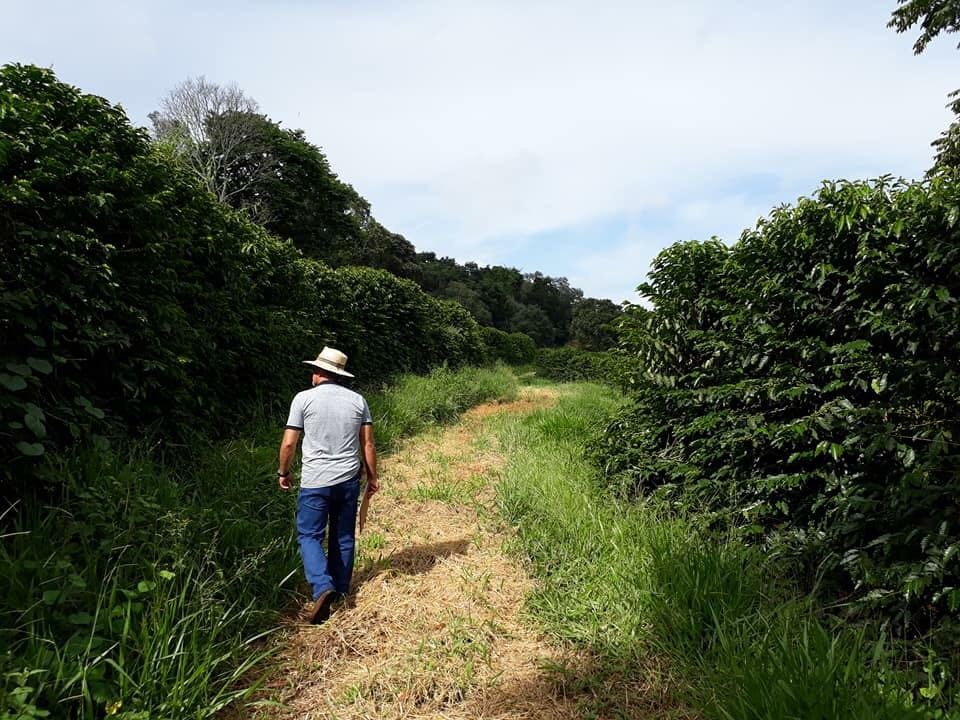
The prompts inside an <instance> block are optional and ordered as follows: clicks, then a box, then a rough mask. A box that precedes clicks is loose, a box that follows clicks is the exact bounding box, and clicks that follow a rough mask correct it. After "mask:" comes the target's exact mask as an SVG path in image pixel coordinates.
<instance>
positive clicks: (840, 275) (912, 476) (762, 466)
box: [599, 175, 960, 625]
mask: <svg viewBox="0 0 960 720" xmlns="http://www.w3.org/2000/svg"><path fill="white" fill-rule="evenodd" d="M640 289H641V292H642V293H643V294H644V295H645V296H646V297H647V298H648V299H649V300H650V302H651V303H652V306H653V307H652V309H651V310H646V309H643V308H640V307H635V308H633V309H632V310H631V311H630V313H628V315H627V317H626V319H625V321H624V324H623V327H622V333H623V337H622V344H623V347H624V348H625V349H626V350H627V351H629V352H631V353H632V354H634V355H635V356H636V357H637V358H638V359H639V360H640V361H641V363H642V364H643V366H644V367H646V368H647V369H648V371H649V378H648V382H647V383H646V384H645V385H644V386H642V388H641V389H640V390H639V392H638V394H637V397H636V402H635V404H634V406H633V407H632V408H630V409H629V410H628V411H626V412H624V413H623V414H622V415H621V416H620V417H619V419H617V420H616V422H614V423H613V425H612V426H611V427H610V428H609V432H608V434H607V438H606V440H605V441H604V442H603V444H602V446H601V447H600V448H599V454H600V457H601V460H602V461H603V462H604V463H605V464H606V465H607V467H608V468H610V469H611V470H612V471H613V472H615V473H619V474H620V475H619V476H620V478H621V480H622V479H623V478H626V480H627V483H628V485H629V486H630V487H632V489H633V490H634V491H636V492H642V493H645V492H648V491H652V490H657V489H659V492H661V493H663V494H665V495H667V496H669V497H673V498H675V499H679V500H680V502H683V503H691V504H693V505H694V506H695V507H697V508H706V509H708V510H710V511H712V512H714V513H716V518H717V519H718V520H726V521H730V522H733V523H735V524H737V525H739V526H741V527H742V528H744V529H745V530H746V531H747V532H748V533H756V534H759V535H760V536H761V537H762V538H763V539H764V540H765V541H766V542H767V543H768V546H769V547H770V548H771V549H772V550H774V551H776V552H780V553H783V554H785V555H789V556H792V557H798V558H801V559H803V560H805V561H806V567H808V568H809V569H810V572H811V574H812V573H814V572H818V573H823V575H824V576H825V577H826V578H827V579H829V580H832V581H833V582H834V584H835V585H834V589H835V590H836V591H839V592H841V593H850V594H852V596H853V597H854V598H855V599H858V600H859V601H860V602H861V604H862V603H867V604H869V605H872V606H874V607H877V606H879V607H880V608H882V609H883V610H885V611H886V612H887V613H889V614H890V615H891V616H894V615H895V616H897V617H898V618H899V619H900V620H902V621H904V622H907V623H908V624H913V623H915V622H921V624H923V625H925V624H928V623H941V622H943V621H948V622H949V621H950V619H953V620H955V619H956V618H957V612H958V610H960V473H958V468H960V184H958V183H957V182H956V179H955V178H954V177H950V176H946V175H944V176H940V177H937V178H934V179H932V180H929V181H926V182H922V183H904V182H892V181H890V180H889V179H886V178H883V179H880V180H877V181H874V182H869V183H867V182H859V183H827V184H825V185H824V186H823V187H822V189H821V190H820V192H819V193H818V195H817V196H816V197H814V198H812V199H802V200H800V201H799V202H798V203H797V204H796V205H795V206H793V207H782V208H779V209H777V210H775V211H774V212H773V213H772V214H771V215H770V217H769V218H768V219H766V220H763V221H761V222H760V223H759V224H758V226H757V228H756V229H755V230H753V231H748V232H746V233H744V235H743V237H742V238H741V240H740V241H739V243H738V244H737V245H735V246H734V247H732V248H728V247H726V246H724V245H723V244H721V243H720V242H719V241H711V242H705V243H696V242H694V243H682V244H678V245H675V246H673V247H671V248H669V249H668V250H666V251H664V252H663V253H661V254H660V256H659V257H658V258H657V259H656V261H655V262H654V265H653V270H652V272H651V274H650V280H649V282H648V283H646V284H644V285H642V286H641V288H640ZM861 606H862V605H861Z"/></svg>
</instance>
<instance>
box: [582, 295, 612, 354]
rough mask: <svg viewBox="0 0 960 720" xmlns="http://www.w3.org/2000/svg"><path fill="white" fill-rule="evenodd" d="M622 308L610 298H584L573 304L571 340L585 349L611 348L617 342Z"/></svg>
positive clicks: (599, 349)
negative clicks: (617, 326)
mask: <svg viewBox="0 0 960 720" xmlns="http://www.w3.org/2000/svg"><path fill="white" fill-rule="evenodd" d="M620 314H621V310H620V308H619V307H617V306H616V305H614V304H613V302H611V301H610V300H595V299H594V298H584V299H583V300H581V301H580V302H578V303H577V304H576V305H574V306H573V319H572V320H571V321H570V342H571V343H572V344H574V345H576V346H577V347H579V348H582V349H584V350H595V351H601V350H609V349H610V348H612V347H614V346H615V345H616V344H617V334H616V323H617V320H618V319H619V318H620Z"/></svg>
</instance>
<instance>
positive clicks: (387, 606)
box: [271, 388, 582, 720]
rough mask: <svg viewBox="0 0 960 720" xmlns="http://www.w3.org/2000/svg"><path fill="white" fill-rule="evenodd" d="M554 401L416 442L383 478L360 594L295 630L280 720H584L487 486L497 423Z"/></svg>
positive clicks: (506, 407)
mask: <svg viewBox="0 0 960 720" xmlns="http://www.w3.org/2000/svg"><path fill="white" fill-rule="evenodd" d="M555 395H556V391H554V390H552V389H542V388H539V389H531V388H528V389H525V390H524V391H523V394H522V396H521V397H520V399H518V400H517V401H515V402H511V403H505V404H489V405H484V406H480V407H478V408H474V409H473V410H472V411H470V412H469V413H467V414H466V415H465V417H464V418H463V420H462V421H461V422H460V423H458V424H457V425H455V426H453V427H450V428H446V429H443V430H438V431H435V432H433V433H429V434H427V435H425V436H421V437H418V438H414V439H412V440H410V441H408V442H406V443H405V444H404V445H403V446H402V447H401V448H400V449H399V451H398V452H396V453H395V454H394V455H392V456H391V457H389V458H388V459H387V460H386V461H385V462H384V463H383V467H382V469H381V476H382V483H383V486H384V490H383V492H382V493H381V494H380V495H379V496H378V497H377V498H376V499H375V502H374V505H373V507H372V508H371V512H370V520H369V526H368V528H367V529H366V530H365V531H364V533H363V534H362V535H361V536H360V554H359V557H358V563H357V572H356V574H355V580H354V587H355V594H354V596H353V597H352V598H351V599H350V601H349V603H348V605H346V606H344V607H341V608H339V609H337V610H335V611H334V614H333V615H332V617H331V618H330V620H329V621H328V622H327V623H326V624H324V625H322V626H319V627H309V626H298V627H295V628H291V632H290V636H289V638H288V642H287V645H286V647H285V650H284V652H283V657H282V658H281V661H282V665H283V667H284V670H283V672H282V674H281V676H280V677H279V680H278V682H279V685H280V686H279V687H276V685H277V682H275V683H274V686H275V689H276V690H277V691H279V692H278V693H277V696H276V697H275V699H276V700H279V701H280V702H281V703H282V705H283V709H281V710H279V711H276V712H275V713H271V714H272V716H273V717H277V718H341V719H344V720H345V719H346V718H503V719H506V718H547V719H551V718H578V717H581V716H582V707H581V708H580V709H579V710H578V703H577V698H576V697H575V696H574V695H575V693H571V692H570V691H569V688H566V687H565V686H564V683H563V681H562V680H561V678H562V675H561V674H558V673H557V672H552V671H551V670H550V669H549V668H551V667H553V668H556V667H560V666H566V665H567V664H568V660H569V658H565V657H563V651H562V650H560V649H559V648H558V647H557V646H556V645H554V644H551V643H550V642H548V641H547V639H545V638H544V637H543V636H541V635H539V634H538V632H537V631H536V630H535V627H534V623H533V622H532V621H531V620H530V619H529V618H523V617H521V608H522V604H523V598H524V596H525V595H526V593H528V592H529V591H530V589H531V588H532V581H531V580H530V578H529V577H528V575H527V574H526V572H525V571H524V569H523V567H522V565H521V563H520V562H519V561H517V560H516V558H515V557H514V556H513V555H511V554H509V553H507V552H505V549H504V545H505V543H507V542H509V541H510V531H509V528H507V527H505V526H504V525H503V524H502V523H501V522H500V521H499V519H498V518H497V515H496V512H495V510H493V508H494V503H493V489H492V486H493V484H494V482H495V481H496V479H497V477H498V472H499V468H500V467H501V465H502V458H501V456H500V455H499V454H498V451H497V446H496V439H495V437H494V436H493V433H492V432H491V431H489V430H487V429H486V428H485V422H484V421H485V418H486V417H487V416H489V415H490V414H492V413H501V412H517V413H520V412H529V411H531V410H532V409H534V408H536V407H542V406H544V405H548V404H550V403H552V402H553V400H554V397H555Z"/></svg>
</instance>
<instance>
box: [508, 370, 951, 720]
mask: <svg viewBox="0 0 960 720" xmlns="http://www.w3.org/2000/svg"><path fill="white" fill-rule="evenodd" d="M620 402H621V401H620V400H619V399H618V398H617V396H616V395H615V394H614V393H613V391H611V390H609V389H605V388H602V387H600V386H594V385H578V386H567V387H566V389H565V391H564V394H563V395H562V397H561V399H560V401H559V403H558V405H557V406H556V407H554V408H550V409H545V410H539V411H537V412H535V413H532V414H531V415H529V416H526V417H523V418H516V417H509V418H501V419H500V420H499V422H500V423H501V426H500V427H499V434H500V438H501V442H502V443H503V444H504V447H505V449H506V450H507V451H508V452H507V455H508V457H509V458H510V460H509V464H508V466H507V468H506V470H505V473H504V479H503V481H502V483H501V485H500V486H499V489H498V495H499V498H500V503H501V507H502V510H503V511H504V513H505V514H506V516H507V517H508V518H509V519H510V520H511V521H512V522H513V523H514V524H515V525H516V527H517V532H518V541H519V544H520V546H521V547H522V549H523V551H524V552H525V554H526V555H528V556H529V558H530V559H531V560H532V563H533V567H534V569H535V572H536V573H537V574H538V575H539V576H540V577H541V578H542V580H543V582H542V584H541V586H540V588H539V589H538V590H537V591H536V592H535V593H534V594H533V595H532V596H531V598H530V600H529V604H530V607H531V609H532V610H533V611H534V612H535V614H536V615H537V616H538V617H539V618H540V619H541V620H542V621H543V623H544V624H545V625H546V626H547V628H548V629H549V630H550V631H551V632H553V633H554V634H555V635H556V636H557V637H559V638H562V639H565V640H569V641H572V642H574V643H578V644H581V645H585V646H588V647H589V648H590V649H591V650H592V651H593V652H594V653H596V654H597V656H598V657H600V658H601V661H602V663H603V666H604V668H605V669H606V672H607V674H608V675H612V674H615V673H620V674H626V675H627V676H629V675H631V674H632V675H636V674H638V673H640V672H643V671H644V670H643V669H644V667H648V666H649V665H646V666H645V665H644V660H645V658H646V659H649V656H656V657H657V658H659V659H662V660H666V661H667V664H668V666H669V667H670V668H671V673H672V674H673V675H674V681H675V685H676V687H677V688H680V690H678V694H679V696H680V698H681V699H682V700H683V702H685V703H687V704H688V705H690V706H692V707H693V708H694V709H695V710H696V712H697V713H698V714H699V715H701V716H703V717H705V718H722V719H724V720H734V719H736V720H748V719H751V720H754V719H755V720H760V719H761V718H797V719H801V718H802V719H804V720H807V719H810V720H813V719H822V720H827V719H832V718H864V719H865V720H866V719H867V718H870V719H871V720H876V719H881V718H890V720H893V719H894V718H896V719H897V720H902V719H903V718H922V717H929V718H933V717H948V715H946V714H944V713H943V711H941V710H926V709H925V708H924V706H923V705H922V701H921V700H920V699H919V698H916V697H914V695H913V693H912V692H910V688H911V686H912V685H914V684H915V683H916V678H912V677H909V676H904V675H903V674H901V673H898V672H897V671H896V669H895V664H894V658H892V657H891V653H890V651H889V649H888V646H887V645H886V644H885V643H884V642H883V640H882V635H881V633H880V632H879V631H878V630H876V629H871V628H869V627H861V628H859V629H853V628H850V627H847V626H843V625H839V624H834V623H833V622H831V621H830V620H828V619H824V616H823V615H822V613H819V612H818V608H817V607H816V606H815V605H814V603H813V602H812V601H811V600H809V599H807V598H802V597H799V593H798V591H797V590H796V588H794V587H793V586H792V585H791V584H790V583H789V582H788V581H787V580H786V579H784V576H785V575H786V573H785V572H784V570H783V568H774V567H771V562H772V561H770V560H768V559H767V558H765V557H764V556H762V555H761V554H760V553H759V552H758V551H757V550H756V549H754V548H751V547H748V546H745V545H744V544H743V543H742V542H740V541H738V540H737V539H735V538H733V537H732V536H731V537H729V538H725V537H717V536H716V535H715V534H711V533H708V532H706V531H705V530H703V529H702V528H701V527H700V526H699V525H698V524H697V523H696V522H695V519H688V518H683V517H677V516H675V515H668V514H666V513H664V512H662V511H660V510H659V509H658V507H657V506H656V505H654V504H652V503H646V504H645V503H626V502H621V501H619V500H618V499H617V498H616V497H615V496H614V495H613V494H612V493H611V492H610V491H609V490H608V489H605V488H603V487H602V485H601V481H600V480H599V478H598V470H597V468H596V467H594V466H593V465H591V463H590V462H588V461H587V460H586V459H585V458H584V456H583V445H584V442H585V439H586V438H589V437H590V436H591V435H592V434H593V433H594V432H595V430H596V429H597V428H602V427H603V426H604V419H605V418H606V417H608V415H609V413H611V412H613V411H615V410H616V409H617V408H618V406H619V405H620ZM798 598H799V599H798ZM597 682H599V683H600V685H598V688H597V690H598V692H597V694H598V695H599V694H601V693H600V690H601V689H602V687H603V684H602V678H601V677H599V676H598V677H597ZM927 694H930V693H929V692H928V693H927Z"/></svg>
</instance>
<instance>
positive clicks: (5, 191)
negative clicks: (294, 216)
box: [0, 65, 484, 477]
mask: <svg viewBox="0 0 960 720" xmlns="http://www.w3.org/2000/svg"><path fill="white" fill-rule="evenodd" d="M0 234H2V237H3V242H2V244H0V289H2V293H0V328H2V345H0V364H2V367H0V437H2V438H3V444H2V446H0V461H2V463H3V465H4V468H5V470H4V471H3V472H4V473H6V474H13V475H18V474H19V475H20V476H21V477H23V476H24V474H25V473H24V470H25V467H27V462H28V459H29V458H30V457H36V456H40V455H42V454H43V453H44V451H45V450H46V449H47V448H49V447H52V446H55V445H57V444H58V443H61V442H63V441H66V440H68V439H71V438H73V439H77V438H81V437H86V436H87V435H88V434H89V431H90V429H91V426H93V427H95V428H96V427H103V425H104V421H105V422H107V423H109V422H113V423H114V424H115V425H120V426H122V427H123V428H125V429H127V430H129V431H131V432H137V431H139V430H141V429H143V428H145V427H147V426H150V425H152V424H155V423H162V424H163V427H164V431H165V432H167V433H172V434H174V435H178V434H179V435H185V434H186V433H188V432H190V431H191V430H193V429H195V428H197V427H203V428H204V430H205V431H213V432H216V431H218V430H221V429H222V428H223V427H224V426H225V425H227V424H229V422H230V420H231V418H234V417H236V416H237V415H238V414H239V413H240V411H241V410H242V408H243V406H244V405H245V404H247V403H250V402H251V401H252V400H254V399H255V398H256V397H258V396H259V397H262V398H265V399H268V398H270V397H278V396H283V394H284V393H285V392H287V390H288V389H289V388H291V387H292V386H293V385H294V384H296V383H297V382H298V378H301V377H302V372H303V371H302V369H299V368H302V366H300V363H299V361H300V360H301V359H304V358H310V357H314V356H315V355H316V353H317V352H318V351H319V349H320V348H322V346H323V345H324V344H331V345H336V346H337V347H339V348H341V349H342V350H343V351H344V352H346V353H347V354H348V355H349V356H350V367H351V370H352V371H353V372H355V374H357V375H358V377H359V378H361V379H362V380H363V381H365V382H376V381H379V380H382V379H384V378H386V377H388V376H389V375H391V374H392V373H395V372H401V371H424V370H426V369H428V368H430V367H432V366H434V365H437V364H440V363H444V362H448V363H450V364H451V365H459V364H464V363H468V362H477V361H480V360H481V359H482V354H483V350H484V348H483V343H482V338H481V336H480V334H479V328H478V326H477V324H476V322H475V321H474V320H473V318H472V317H470V316H469V314H468V313H466V312H465V311H464V310H463V309H462V308H459V307H457V306H455V305H453V304H451V303H447V302H441V301H438V300H436V299H434V298H432V297H430V296H428V295H426V294H425V293H423V292H422V291H421V290H420V289H419V287H417V286H416V285H415V284H414V283H413V282H411V281H409V280H402V279H399V278H397V277H395V276H394V275H392V274H390V273H388V272H385V271H382V270H373V269H369V268H362V269H340V270H332V269H330V268H329V267H327V266H326V265H323V264H321V263H319V262H316V261H314V260H311V259H309V258H305V257H303V255H302V254H301V253H300V252H299V251H298V250H297V249H296V248H295V247H293V246H292V245H291V244H290V243H288V242H284V241H280V240H277V239H275V238H274V237H273V236H271V235H269V234H268V233H266V232H265V231H264V230H262V229H261V228H260V227H258V226H256V225H254V224H252V223H251V222H250V221H248V220H247V219H246V218H245V217H244V216H243V215H242V214H240V213H237V212H234V211H232V210H230V208H228V207H227V206H225V205H223V204H221V203H218V202H217V201H216V200H215V198H214V197H213V196H212V195H210V194H209V193H208V192H206V191H205V190H204V189H203V188H202V187H201V186H200V185H199V184H198V182H197V180H196V179H195V178H194V177H192V176H191V175H190V174H189V173H188V172H187V171H186V170H185V169H184V168H182V167H181V166H180V164H179V163H177V162H173V161H171V160H170V159H169V158H168V157H166V156H165V155H164V153H163V152H162V148H157V147H153V146H151V144H150V142H149V140H148V138H147V136H146V134H145V133H144V132H143V131H142V130H139V129H136V128H133V127H131V125H130V124H129V122H128V120H127V118H126V117H125V115H124V113H123V111H122V110H120V109H119V108H116V107H113V106H111V105H110V104H109V103H107V102H106V101H104V100H103V99H101V98H98V97H94V96H90V95H84V94H82V93H80V92H79V91H77V90H76V89H75V88H72V87H69V86H67V85H64V84H62V83H60V82H58V81H57V80H56V78H55V77H54V76H53V74H52V73H51V72H50V71H48V70H41V69H38V68H33V67H24V66H16V65H14V66H6V67H4V68H3V69H2V70H0Z"/></svg>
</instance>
